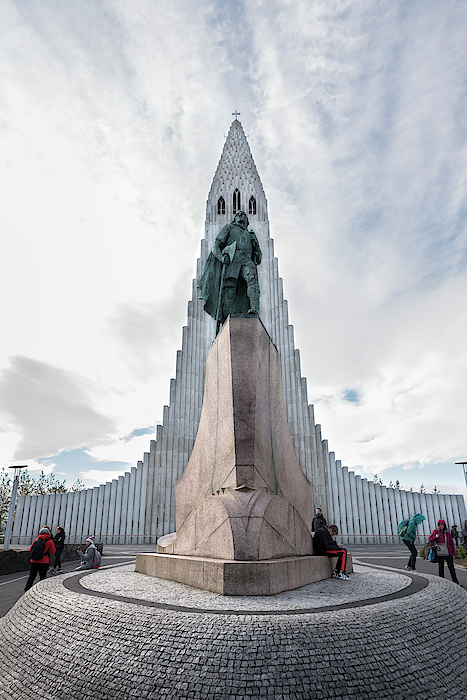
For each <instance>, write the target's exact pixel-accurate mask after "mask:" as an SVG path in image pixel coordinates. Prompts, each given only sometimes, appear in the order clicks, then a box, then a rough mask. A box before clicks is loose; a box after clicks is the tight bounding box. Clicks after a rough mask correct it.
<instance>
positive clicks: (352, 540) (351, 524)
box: [342, 467, 355, 544]
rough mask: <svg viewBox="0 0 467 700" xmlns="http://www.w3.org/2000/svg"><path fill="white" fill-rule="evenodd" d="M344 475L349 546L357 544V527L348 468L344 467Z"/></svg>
mask: <svg viewBox="0 0 467 700" xmlns="http://www.w3.org/2000/svg"><path fill="white" fill-rule="evenodd" d="M342 475H343V479H344V492H345V494H344V498H345V503H346V508H347V542H348V543H349V544H354V543H355V537H354V534H355V526H354V520H353V503H352V493H351V489H350V479H351V476H350V473H349V470H348V468H347V467H342Z"/></svg>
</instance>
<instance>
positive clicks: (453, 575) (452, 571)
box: [438, 554, 459, 583]
mask: <svg viewBox="0 0 467 700" xmlns="http://www.w3.org/2000/svg"><path fill="white" fill-rule="evenodd" d="M445 559H446V564H447V565H448V569H449V573H450V574H451V579H452V580H453V582H454V583H459V581H458V580H457V576H456V570H455V568H454V557H453V556H452V554H448V556H447V557H440V556H439V555H438V568H439V575H440V576H441V578H444V560H445Z"/></svg>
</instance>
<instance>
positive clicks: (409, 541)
mask: <svg viewBox="0 0 467 700" xmlns="http://www.w3.org/2000/svg"><path fill="white" fill-rule="evenodd" d="M424 520H426V518H425V516H424V515H422V514H421V513H415V515H414V516H413V518H410V520H409V522H408V523H407V530H405V532H403V533H402V534H401V537H402V541H403V542H404V544H405V545H406V546H407V548H408V549H409V550H410V557H409V561H408V563H407V565H406V567H405V568H406V569H407V571H415V561H416V559H417V548H416V547H415V540H416V539H417V525H420V523H422V522H423V521H424Z"/></svg>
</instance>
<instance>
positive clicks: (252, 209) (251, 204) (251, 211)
mask: <svg viewBox="0 0 467 700" xmlns="http://www.w3.org/2000/svg"><path fill="white" fill-rule="evenodd" d="M248 213H249V214H256V199H255V198H254V197H253V195H251V197H250V201H249V203H248Z"/></svg>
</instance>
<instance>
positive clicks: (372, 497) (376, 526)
mask: <svg viewBox="0 0 467 700" xmlns="http://www.w3.org/2000/svg"><path fill="white" fill-rule="evenodd" d="M367 484H368V500H369V503H370V511H371V523H372V530H371V532H372V534H373V537H371V538H370V542H373V543H374V544H381V537H379V535H380V534H381V532H380V522H379V518H378V504H377V501H376V488H375V484H374V482H373V481H370V480H369V479H367Z"/></svg>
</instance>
